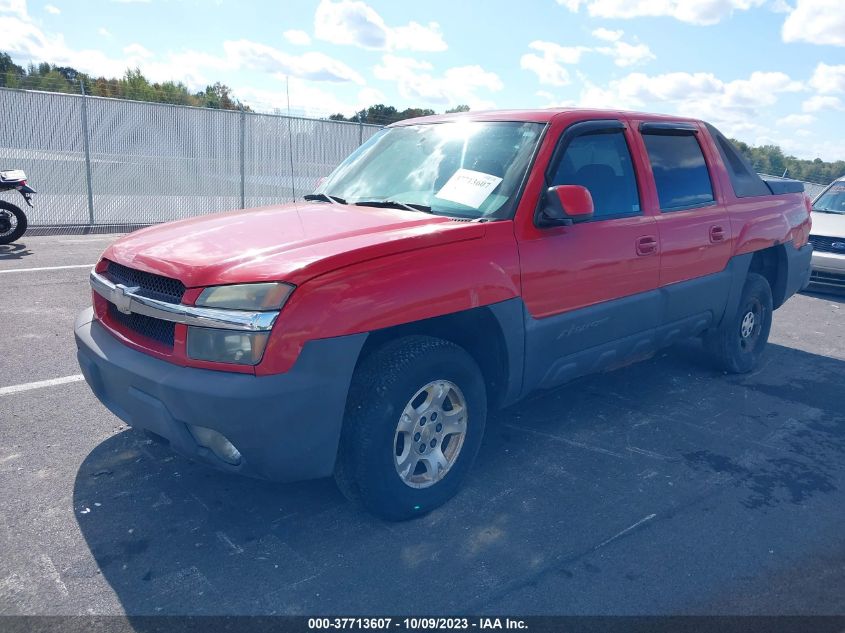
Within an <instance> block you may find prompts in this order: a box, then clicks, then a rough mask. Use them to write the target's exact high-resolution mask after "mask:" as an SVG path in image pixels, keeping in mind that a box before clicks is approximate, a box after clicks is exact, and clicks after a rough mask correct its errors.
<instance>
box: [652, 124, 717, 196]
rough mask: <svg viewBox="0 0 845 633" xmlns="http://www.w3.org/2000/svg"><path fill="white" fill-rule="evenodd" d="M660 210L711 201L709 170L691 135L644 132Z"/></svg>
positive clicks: (699, 147)
mask: <svg viewBox="0 0 845 633" xmlns="http://www.w3.org/2000/svg"><path fill="white" fill-rule="evenodd" d="M643 141H645V146H646V150H647V151H648V157H649V160H650V161H651V169H652V172H653V173H654V184H655V185H656V186H657V197H658V199H659V200H660V210H661V211H678V210H681V209H689V208H690V207H700V206H705V205H709V204H713V203H714V202H715V198H714V197H713V186H712V184H711V182H710V171H709V170H708V168H707V162H706V161H705V160H704V154H703V153H702V151H701V146H700V145H699V144H698V139H697V138H696V136H695V134H693V133H663V134H661V133H644V134H643Z"/></svg>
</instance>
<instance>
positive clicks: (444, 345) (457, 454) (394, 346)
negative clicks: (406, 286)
mask: <svg viewBox="0 0 845 633" xmlns="http://www.w3.org/2000/svg"><path fill="white" fill-rule="evenodd" d="M486 417H487V394H486V390H485V385H484V380H483V378H482V375H481V370H480V369H479V368H478V365H477V364H476V363H475V361H474V360H473V358H472V357H471V356H470V355H469V354H467V352H465V351H464V350H463V349H461V348H460V347H458V346H457V345H454V344H453V343H450V342H448V341H444V340H442V339H436V338H431V337H425V336H411V337H405V338H401V339H397V340H395V341H392V342H389V343H387V344H385V345H384V346H383V347H381V348H380V349H378V350H376V351H375V352H373V353H372V354H371V355H370V356H368V357H367V358H366V359H364V361H363V362H362V363H361V365H360V366H359V368H358V369H357V370H356V372H355V376H354V377H353V381H352V386H351V387H350V394H349V401H348V406H347V413H346V419H345V421H344V428H343V434H342V437H341V446H340V451H339V454H338V463H337V468H336V472H335V479H336V481H337V483H338V487H339V488H340V489H341V491H342V492H343V493H344V494H345V495H346V496H347V497H348V498H350V499H352V500H355V501H357V502H359V503H361V504H363V505H364V507H366V508H367V509H368V510H370V511H371V512H373V513H374V514H376V515H378V516H380V517H382V518H385V519H389V520H393V521H400V520H404V519H409V518H412V517H415V516H420V515H423V514H425V513H427V512H429V511H431V510H433V509H434V508H436V507H438V506H440V505H442V504H443V503H445V502H446V501H447V500H448V499H449V498H451V497H452V496H453V495H454V494H455V493H456V492H457V491H458V489H459V487H460V485H461V482H462V481H463V479H464V477H465V476H466V473H467V472H468V471H469V469H470V467H471V466H472V463H473V461H474V460H475V456H476V454H477V453H478V448H479V446H480V445H481V438H482V436H483V435H484V426H485V421H486Z"/></svg>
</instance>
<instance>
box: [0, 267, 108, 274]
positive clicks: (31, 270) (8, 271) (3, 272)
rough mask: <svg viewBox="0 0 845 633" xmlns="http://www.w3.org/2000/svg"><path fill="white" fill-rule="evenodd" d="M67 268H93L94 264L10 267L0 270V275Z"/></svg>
mask: <svg viewBox="0 0 845 633" xmlns="http://www.w3.org/2000/svg"><path fill="white" fill-rule="evenodd" d="M67 268H94V264H73V265H71V266H41V267H40V268H10V269H9V270H0V275H2V274H5V273H32V272H36V271H39V270H64V269H67Z"/></svg>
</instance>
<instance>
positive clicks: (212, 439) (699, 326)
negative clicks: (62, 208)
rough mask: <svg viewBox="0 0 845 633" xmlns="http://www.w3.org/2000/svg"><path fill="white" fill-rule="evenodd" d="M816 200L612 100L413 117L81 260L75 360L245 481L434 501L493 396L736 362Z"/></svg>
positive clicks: (746, 361) (121, 401)
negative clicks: (641, 366)
mask: <svg viewBox="0 0 845 633" xmlns="http://www.w3.org/2000/svg"><path fill="white" fill-rule="evenodd" d="M809 232H810V206H809V200H808V199H807V198H806V196H805V195H804V194H803V187H802V185H801V184H800V183H795V182H790V181H777V182H767V181H764V180H762V179H761V178H760V177H759V176H758V175H757V174H756V173H755V172H754V170H753V169H751V167H750V165H749V164H748V163H747V161H746V160H745V159H744V158H743V157H742V156H741V155H740V154H739V153H738V152H737V150H736V149H735V148H734V147H733V146H732V145H731V143H730V142H729V141H728V140H727V139H726V138H725V137H724V136H722V135H721V134H720V133H719V132H718V131H717V130H716V129H715V128H713V127H712V126H710V125H708V124H706V123H703V122H700V121H696V120H692V119H685V118H676V117H667V116H658V115H649V114H638V113H630V112H617V111H600V110H542V111H530V110H529V111H503V112H487V113H469V114H460V115H446V116H438V117H429V118H423V119H415V120H409V121H403V122H401V123H397V124H394V125H392V126H390V127H388V128H386V129H384V130H382V131H380V132H379V133H378V134H376V135H375V136H374V137H372V138H371V139H370V140H369V141H367V142H366V143H365V144H364V145H362V146H361V147H360V148H359V149H358V150H356V151H355V152H354V153H353V154H352V155H351V156H349V158H347V159H346V160H345V161H344V162H343V163H342V164H341V165H340V166H339V167H338V168H337V169H336V170H335V171H334V172H333V173H332V175H331V176H330V177H329V178H328V179H326V180H325V182H324V183H322V184H321V185H320V187H319V189H318V190H317V191H316V193H314V194H310V195H308V196H305V201H303V202H296V203H293V204H287V205H281V206H274V207H265V208H259V209H251V210H246V211H235V212H231V213H222V214H216V215H212V216H207V217H201V218H196V219H191V220H184V221H179V222H173V223H170V224H164V225H160V226H155V227H151V228H147V229H144V230H140V231H137V232H135V233H132V234H130V235H127V236H126V237H123V238H121V239H120V240H118V241H117V242H115V243H114V244H112V245H111V246H110V247H109V248H108V249H107V250H106V251H105V253H104V254H103V257H102V259H101V260H100V262H99V263H98V264H97V265H96V267H95V268H94V270H93V271H92V272H91V285H92V288H93V307H92V308H90V309H88V310H86V311H84V312H83V313H82V314H81V315H80V316H79V318H78V320H77V322H76V325H75V330H76V340H77V345H78V350H79V352H78V358H79V364H80V366H81V368H82V372H83V373H84V375H85V378H86V380H87V381H88V384H89V385H90V386H91V388H92V389H93V391H94V393H95V394H96V395H97V397H98V398H99V399H100V400H101V401H102V402H103V403H104V404H105V405H106V406H107V407H108V408H109V409H110V410H111V411H113V412H114V413H115V414H116V415H117V416H118V417H120V418H122V419H123V420H125V421H126V422H128V423H129V424H131V425H132V426H135V427H139V428H141V429H145V430H147V431H148V432H151V433H153V434H155V436H159V437H161V438H164V439H166V440H167V441H168V442H169V443H170V445H171V446H172V447H173V449H175V450H176V451H178V452H180V453H182V454H184V455H186V456H189V457H192V458H194V459H198V460H201V461H203V462H206V463H208V464H212V465H214V466H216V467H218V468H221V469H224V470H226V471H230V472H233V473H242V474H245V475H251V476H255V477H261V478H267V479H272V480H279V481H291V480H299V479H306V478H314V477H323V476H329V475H332V474H334V476H335V478H336V480H337V482H338V484H339V486H340V488H341V490H342V491H343V492H344V493H345V494H346V495H347V496H348V497H350V498H351V499H354V500H357V501H359V502H360V503H362V504H363V505H364V506H365V507H366V508H368V509H369V510H370V511H372V512H374V513H376V514H378V515H380V516H382V517H385V518H388V519H394V520H398V519H405V518H409V517H413V516H416V515H420V514H423V513H425V512H428V511H430V510H431V509H433V508H435V507H437V506H438V505H440V504H442V503H444V502H445V501H446V500H447V499H449V498H450V497H451V496H452V495H453V494H454V493H455V492H456V491H457V489H458V487H459V485H460V483H461V481H462V480H463V478H464V477H465V476H466V474H467V471H468V470H469V469H470V467H471V465H472V462H473V459H474V458H475V456H476V453H477V451H478V448H479V445H480V443H481V439H482V435H483V434H484V426H485V419H486V417H487V412H488V410H490V409H491V408H492V407H503V406H507V405H511V404H513V403H515V402H516V401H518V400H519V399H520V398H522V397H524V396H525V395H526V394H528V393H530V392H532V391H535V390H538V389H550V388H553V387H557V386H558V385H561V384H563V383H565V382H567V381H569V380H572V379H573V378H576V377H578V376H581V375H584V374H589V373H592V372H598V371H602V370H606V369H609V368H613V367H616V366H619V365H620V364H624V363H626V362H630V361H632V360H635V359H637V358H641V357H643V356H646V355H648V354H649V353H651V352H653V351H654V350H656V349H659V348H661V347H664V346H667V345H670V344H672V343H674V342H676V341H678V340H680V339H683V338H685V337H693V336H699V335H700V336H702V337H703V339H704V343H705V345H704V347H705V349H706V350H708V351H709V353H711V354H712V356H713V357H714V358H715V359H716V360H717V361H718V363H719V364H720V366H721V367H722V368H723V369H724V370H726V371H729V372H747V371H750V370H751V369H752V368H753V367H754V366H755V364H756V363H757V361H758V359H759V357H760V354H761V353H762V352H763V348H764V346H765V345H766V341H767V338H768V334H769V328H770V325H771V319H772V311H773V310H774V309H776V308H778V307H779V306H780V305H781V304H783V302H784V301H786V300H787V299H788V298H789V297H790V296H791V295H792V294H794V293H795V292H796V291H797V290H799V289H801V288H803V287H804V286H805V285H806V284H807V282H808V277H809V274H810V257H811V251H812V248H811V246H809V245H808V243H807V241H808V235H809Z"/></svg>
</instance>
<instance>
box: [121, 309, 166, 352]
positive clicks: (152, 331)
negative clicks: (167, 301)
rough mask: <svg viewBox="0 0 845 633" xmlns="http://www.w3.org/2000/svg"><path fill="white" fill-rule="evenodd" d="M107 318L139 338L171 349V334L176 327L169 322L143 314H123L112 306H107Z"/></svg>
mask: <svg viewBox="0 0 845 633" xmlns="http://www.w3.org/2000/svg"><path fill="white" fill-rule="evenodd" d="M109 316H110V317H111V319H112V320H113V321H116V322H117V323H120V324H121V325H122V326H123V327H125V328H127V329H129V330H132V331H133V332H136V333H138V334H140V335H141V336H143V337H145V338H148V339H152V340H154V341H158V342H159V343H163V344H164V345H166V346H167V347H168V348H170V349H172V348H173V334H174V332H175V330H176V325H175V324H174V323H173V322H171V321H162V320H161V319H154V318H152V317H148V316H146V315H144V314H135V313H134V312H133V313H132V314H124V313H123V312H121V311H120V310H118V309H117V308H116V307H115V306H114V304H112V303H110V304H109Z"/></svg>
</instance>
